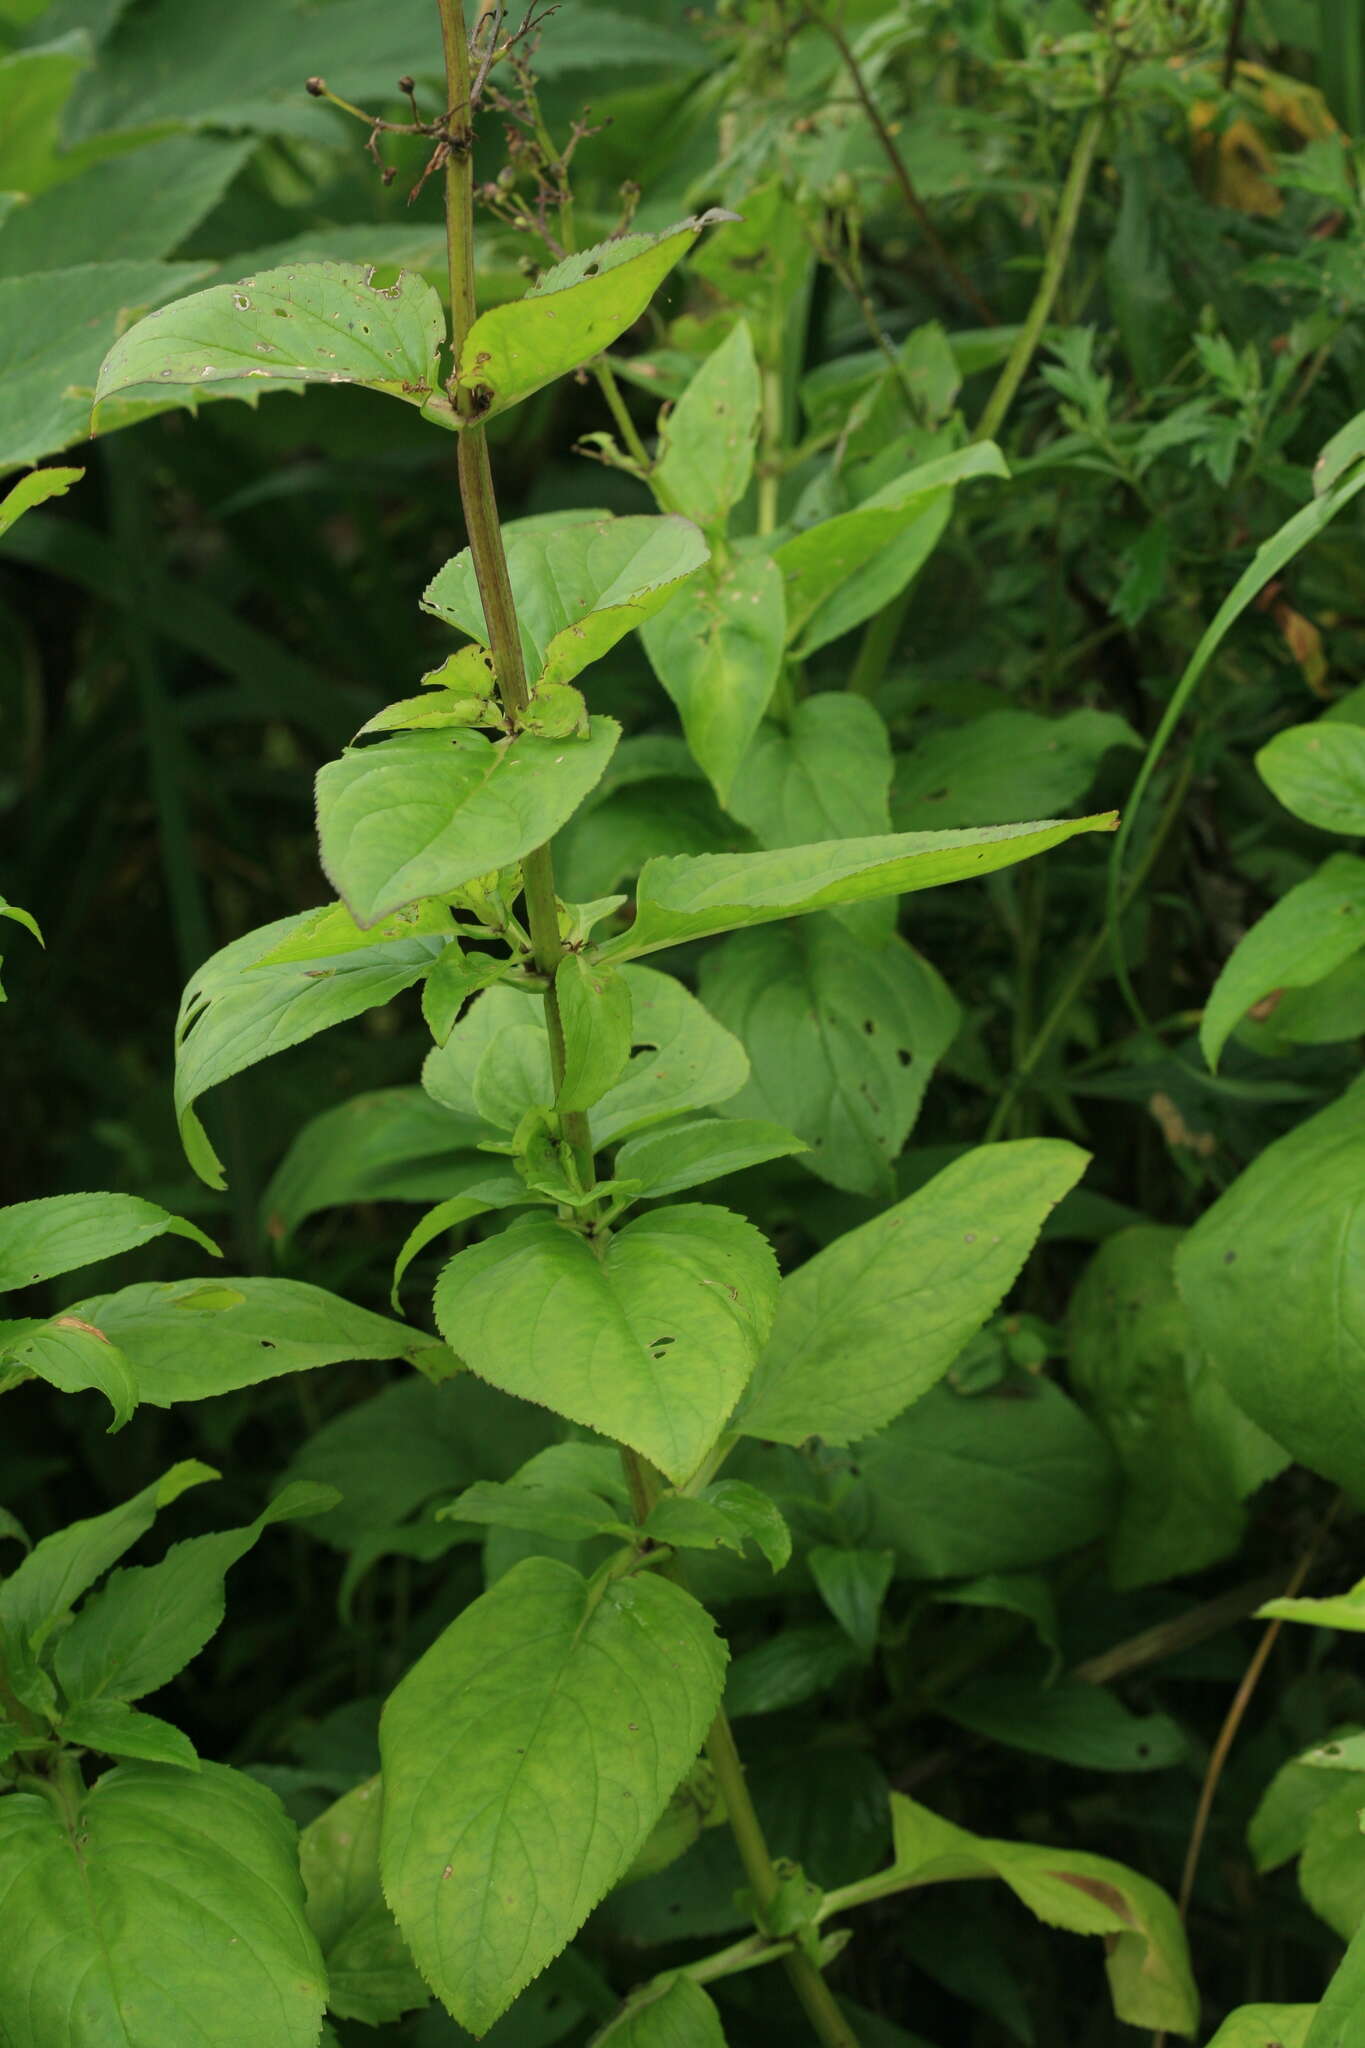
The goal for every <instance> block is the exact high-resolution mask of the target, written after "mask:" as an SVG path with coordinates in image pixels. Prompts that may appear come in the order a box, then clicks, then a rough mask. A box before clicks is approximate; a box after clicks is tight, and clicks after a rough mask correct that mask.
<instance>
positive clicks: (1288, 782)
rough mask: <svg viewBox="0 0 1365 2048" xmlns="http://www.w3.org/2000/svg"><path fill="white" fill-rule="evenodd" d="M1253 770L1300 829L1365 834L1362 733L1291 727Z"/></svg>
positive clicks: (1324, 722) (1336, 724) (1328, 722)
mask: <svg viewBox="0 0 1365 2048" xmlns="http://www.w3.org/2000/svg"><path fill="white" fill-rule="evenodd" d="M1361 482H1362V483H1365V471H1363V472H1362V473H1361ZM1256 767H1257V770H1258V771H1259V773H1260V776H1261V780H1262V781H1263V782H1265V783H1267V784H1268V785H1269V787H1270V788H1271V789H1272V790H1273V791H1274V793H1275V795H1276V796H1277V797H1278V798H1279V800H1280V802H1281V803H1282V804H1283V805H1284V807H1285V809H1286V810H1287V811H1292V812H1293V813H1294V816H1295V817H1296V818H1302V819H1303V820H1304V822H1305V824H1308V825H1316V826H1317V827H1318V828H1319V830H1320V831H1323V832H1349V833H1357V834H1358V833H1365V729H1362V728H1361V727H1360V726H1358V725H1348V724H1347V723H1346V722H1345V721H1344V720H1337V719H1319V720H1318V721H1317V723H1316V724H1315V725H1291V726H1290V728H1289V730H1288V731H1287V732H1280V733H1276V735H1275V737H1274V739H1273V740H1270V741H1269V742H1268V743H1267V744H1266V745H1265V746H1263V747H1262V748H1261V750H1260V752H1259V753H1258V754H1257V756H1256Z"/></svg>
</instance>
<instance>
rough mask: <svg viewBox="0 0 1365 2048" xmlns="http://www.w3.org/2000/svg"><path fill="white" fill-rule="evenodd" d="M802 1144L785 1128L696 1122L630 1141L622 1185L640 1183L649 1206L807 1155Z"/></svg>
mask: <svg viewBox="0 0 1365 2048" xmlns="http://www.w3.org/2000/svg"><path fill="white" fill-rule="evenodd" d="M805 1150H806V1147H805V1145H804V1143H803V1142H802V1140H801V1139H800V1138H798V1137H795V1136H793V1134H792V1132H790V1131H784V1130H783V1129H782V1127H781V1125H780V1124H765V1123H758V1122H755V1121H753V1120H752V1119H749V1118H738V1117H736V1118H731V1117H723V1118H722V1117H714V1116H707V1117H696V1118H694V1119H693V1120H692V1121H691V1122H690V1123H682V1124H668V1125H667V1126H666V1127H665V1128H664V1129H662V1130H655V1131H647V1132H646V1133H645V1134H644V1135H643V1136H642V1137H638V1138H630V1139H628V1140H627V1142H626V1143H625V1144H624V1145H623V1146H622V1147H621V1149H620V1151H619V1152H618V1153H617V1155H616V1161H615V1164H614V1166H613V1169H612V1171H613V1172H614V1174H615V1175H616V1178H617V1179H618V1180H638V1181H640V1182H641V1183H642V1186H641V1194H642V1195H643V1197H644V1198H645V1199H646V1200H648V1201H658V1200H660V1199H661V1198H662V1197H663V1196H664V1195H676V1194H679V1193H680V1192H681V1191H682V1189H683V1188H694V1187H699V1186H701V1184H702V1183H703V1182H704V1181H708V1180H718V1179H719V1178H720V1177H721V1176H722V1175H723V1174H727V1173H742V1172H743V1171H744V1170H745V1168H746V1167H750V1166H761V1165H762V1164H763V1162H764V1161H765V1160H768V1159H783V1158H786V1157H788V1156H789V1155H790V1154H791V1153H793V1152H804V1151H805Z"/></svg>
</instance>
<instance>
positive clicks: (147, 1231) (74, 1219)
mask: <svg viewBox="0 0 1365 2048" xmlns="http://www.w3.org/2000/svg"><path fill="white" fill-rule="evenodd" d="M165 1231H170V1232H172V1233H173V1234H174V1235H175V1236H176V1237H188V1238H189V1239H190V1240H191V1241H192V1242H193V1243H195V1244H197V1245H200V1246H201V1247H202V1248H203V1250H205V1251H206V1252H212V1253H213V1255H214V1257H215V1258H220V1257H221V1256H222V1254H221V1253H220V1252H219V1250H218V1247H217V1245H216V1244H214V1242H213V1240H212V1239H211V1238H207V1237H205V1235H204V1233H203V1231H202V1230H200V1229H199V1227H198V1225H197V1224H194V1223H187V1222H186V1221H185V1219H184V1217H183V1216H172V1215H171V1214H170V1213H169V1212H168V1211H167V1210H165V1209H161V1208H158V1206H157V1204H156V1203H155V1202H144V1201H142V1200H141V1199H140V1197H139V1196H137V1195H106V1194H99V1195H46V1196H42V1197H40V1198H39V1199H38V1200H37V1201H36V1202H13V1203H11V1204H10V1206H9V1207H8V1208H4V1209H0V1293H4V1292H5V1291H6V1290H8V1289H10V1288H14V1287H32V1286H33V1285H34V1284H35V1283H36V1282H37V1281H39V1280H49V1279H51V1277H52V1276H53V1274H55V1273H70V1272H73V1271H75V1270H76V1268H78V1267H80V1266H92V1265H94V1263H95V1262H96V1260H97V1259H108V1258H112V1257H113V1256H114V1254H115V1253H117V1252H126V1251H132V1250H133V1249H134V1247H135V1246H137V1245H140V1244H147V1243H148V1242H149V1241H150V1240H151V1239H152V1238H154V1237H160V1236H161V1235H162V1233H163V1232H165Z"/></svg>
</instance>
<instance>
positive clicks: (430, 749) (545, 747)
mask: <svg viewBox="0 0 1365 2048" xmlns="http://www.w3.org/2000/svg"><path fill="white" fill-rule="evenodd" d="M620 730H621V729H620V727H619V726H618V725H617V724H616V723H615V721H614V720H612V719H610V718H598V719H595V720H594V721H593V728H592V732H591V734H590V736H589V737H588V738H587V739H585V740H579V739H569V740H544V739H537V738H536V737H535V735H534V734H532V733H522V734H521V735H519V737H518V738H516V739H514V740H507V741H501V742H495V741H493V740H490V739H486V738H485V737H484V735H483V734H482V733H477V732H470V731H467V730H463V729H458V728H457V729H456V730H454V731H448V732H418V733H410V734H406V735H405V736H404V737H402V738H401V739H393V740H381V741H380V742H379V744H378V745H377V746H372V747H362V748H357V749H355V750H354V751H352V752H350V753H347V754H343V755H342V757H341V759H340V760H339V761H329V762H328V764H327V766H326V767H325V768H323V769H322V770H321V772H320V773H319V775H318V779H317V804H318V844H319V847H320V849H321V854H322V865H323V868H324V870H325V872H326V874H327V878H328V880H329V881H330V882H331V883H332V885H333V887H334V888H335V889H336V891H337V893H338V895H340V896H341V897H342V898H343V900H344V901H345V903H346V905H347V907H348V909H349V910H350V912H351V915H352V916H353V917H354V918H355V921H356V923H357V924H358V925H360V926H361V927H362V928H364V927H367V926H369V925H374V924H377V923H378V922H379V920H380V919H381V918H383V917H386V916H388V914H389V913H390V912H391V911H395V910H400V909H401V908H402V907H403V905H404V904H405V903H412V902H415V901H416V900H417V899H418V898H419V897H422V896H448V895H449V894H450V893H451V892H452V891H453V890H455V889H458V888H459V887H460V885H461V884H462V883H464V882H472V881H474V880H475V879H476V878H477V877H478V876H480V875H487V874H491V873H492V872H493V870H494V869H495V868H505V867H511V866H512V864H513V862H515V861H519V860H520V859H521V858H522V856H523V854H527V853H530V852H532V851H533V849H534V848H535V847H537V846H541V845H543V844H544V843H545V841H546V840H547V839H550V838H552V837H553V836H554V834H555V833H556V832H557V831H558V830H559V827H560V826H561V825H562V824H563V823H564V821H565V819H566V818H569V817H572V815H573V813H574V811H575V810H576V809H577V808H578V805H579V804H580V803H581V802H582V800H583V798H584V797H585V796H586V795H587V793H588V791H589V790H590V789H591V788H592V786H593V784H594V783H595V782H596V781H597V779H598V777H599V776H600V775H601V773H602V770H603V769H604V768H605V767H606V765H607V762H608V761H609V760H610V758H611V752H612V748H613V747H614V746H615V745H616V742H617V740H618V739H619V737H620Z"/></svg>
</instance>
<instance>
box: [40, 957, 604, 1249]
mask: <svg viewBox="0 0 1365 2048" xmlns="http://www.w3.org/2000/svg"><path fill="white" fill-rule="evenodd" d="M555 993H556V996H557V997H558V1000H559V1015H560V1021H561V1023H562V1025H563V1031H564V1078H563V1080H562V1081H561V1082H560V1084H559V1091H558V1094H557V1095H556V1097H555V1107H556V1108H557V1109H560V1110H575V1109H591V1108H592V1106H593V1104H594V1103H595V1102H600V1101H601V1099H602V1097H603V1096H604V1095H605V1094H606V1093H607V1090H608V1089H609V1088H610V1087H611V1086H612V1085H613V1083H614V1082H616V1081H617V1080H619V1078H620V1076H621V1073H622V1070H623V1069H624V1067H625V1066H626V1063H627V1062H628V1060H629V1059H630V1051H631V1008H630V983H629V982H628V981H627V980H626V978H625V976H624V975H623V974H619V973H618V972H617V971H616V969H615V968H612V967H604V966H598V965H597V964H596V963H594V962H593V961H590V960H585V959H584V957H583V955H582V954H581V953H566V954H565V955H564V957H563V959H562V960H561V961H560V963H559V966H558V968H557V969H556V970H555ZM2 1213H3V1212H0V1219H2Z"/></svg>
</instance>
